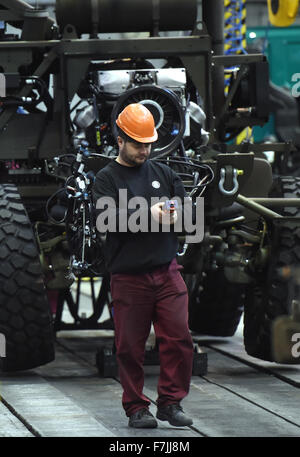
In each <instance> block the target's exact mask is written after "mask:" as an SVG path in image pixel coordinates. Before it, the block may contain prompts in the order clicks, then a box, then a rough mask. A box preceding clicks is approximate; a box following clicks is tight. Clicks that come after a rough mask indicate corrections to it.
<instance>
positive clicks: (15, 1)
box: [0, 0, 34, 11]
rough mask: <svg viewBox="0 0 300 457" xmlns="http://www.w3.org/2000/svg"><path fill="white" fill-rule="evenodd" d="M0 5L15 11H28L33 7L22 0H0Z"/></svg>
mask: <svg viewBox="0 0 300 457" xmlns="http://www.w3.org/2000/svg"><path fill="white" fill-rule="evenodd" d="M0 5H2V6H5V7H6V8H8V9H10V10H17V11H28V10H34V7H33V6H31V5H29V3H26V2H23V0H0Z"/></svg>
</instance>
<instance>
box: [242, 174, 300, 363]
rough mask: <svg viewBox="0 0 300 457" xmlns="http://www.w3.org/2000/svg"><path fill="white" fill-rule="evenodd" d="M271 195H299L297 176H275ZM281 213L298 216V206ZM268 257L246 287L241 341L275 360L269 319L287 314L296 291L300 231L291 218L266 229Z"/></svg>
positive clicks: (253, 351) (264, 357)
mask: <svg viewBox="0 0 300 457" xmlns="http://www.w3.org/2000/svg"><path fill="white" fill-rule="evenodd" d="M271 196H272V197H286V198H296V197H297V198H299V197H300V178H295V177H287V178H278V179H277V180H276V182H275V183H274V186H273V190H272V191H271ZM281 213H282V215H285V216H292V217H295V216H296V217H299V216H300V209H299V208H291V207H290V208H289V207H286V208H284V209H283V210H282V211H281ZM268 237H269V239H270V242H269V249H270V252H269V260H268V263H267V265H266V267H265V269H264V270H263V271H261V272H259V273H257V275H256V278H255V283H254V284H252V285H250V286H249V287H248V290H247V293H246V299H245V313H244V345H245V349H246V352H247V353H248V354H249V355H251V356H253V357H256V358H259V359H262V360H268V361H274V357H273V349H272V323H273V321H274V319H275V318H276V317H278V316H281V315H287V314H290V311H291V302H292V299H293V298H298V299H299V297H294V294H295V292H296V289H295V284H294V278H295V276H294V272H295V270H294V269H295V268H298V269H299V268H300V232H299V226H298V224H297V223H295V222H293V221H285V222H284V223H280V225H278V227H277V228H276V226H271V225H270V227H269V229H268Z"/></svg>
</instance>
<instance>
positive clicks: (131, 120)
mask: <svg viewBox="0 0 300 457" xmlns="http://www.w3.org/2000/svg"><path fill="white" fill-rule="evenodd" d="M116 124H117V126H118V127H120V129H121V130H123V132H124V133H126V135H128V136H129V137H130V138H133V139H134V140H135V141H138V142H139V143H153V142H154V141H156V140H157V138H158V134H157V131H156V128H155V124H154V118H153V116H152V114H151V112H150V111H149V110H148V108H146V106H144V105H142V104H141V103H131V104H130V105H128V106H126V108H124V109H123V111H122V112H121V113H120V114H119V116H118V119H117V120H116Z"/></svg>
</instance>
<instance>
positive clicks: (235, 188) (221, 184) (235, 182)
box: [219, 168, 239, 195]
mask: <svg viewBox="0 0 300 457" xmlns="http://www.w3.org/2000/svg"><path fill="white" fill-rule="evenodd" d="M220 175H221V179H220V181H219V189H220V192H221V193H222V194H224V195H234V194H235V193H236V192H237V191H238V189H239V182H238V180H237V169H236V168H234V169H233V178H232V181H233V188H232V189H231V190H226V189H225V188H224V182H225V179H226V170H225V168H221V171H220Z"/></svg>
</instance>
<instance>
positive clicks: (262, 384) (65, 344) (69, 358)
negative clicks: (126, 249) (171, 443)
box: [0, 285, 300, 442]
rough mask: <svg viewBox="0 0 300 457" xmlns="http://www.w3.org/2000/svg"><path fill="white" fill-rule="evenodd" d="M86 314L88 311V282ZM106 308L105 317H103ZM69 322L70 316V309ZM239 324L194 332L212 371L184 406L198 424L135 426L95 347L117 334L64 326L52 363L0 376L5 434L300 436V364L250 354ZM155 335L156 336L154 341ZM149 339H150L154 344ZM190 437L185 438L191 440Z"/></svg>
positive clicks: (0, 433) (1, 431) (152, 372)
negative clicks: (212, 333) (221, 334)
mask: <svg viewBox="0 0 300 457" xmlns="http://www.w3.org/2000/svg"><path fill="white" fill-rule="evenodd" d="M84 287H85V289H86V290H84V293H85V294H86V295H85V296H83V298H84V304H83V310H84V311H83V312H86V313H87V315H88V313H89V306H90V300H89V298H88V294H89V291H88V286H87V285H86V286H84ZM108 316H109V314H108V311H107V309H106V310H105V312H104V313H103V316H102V317H101V321H103V320H106V319H107V318H108ZM63 319H64V320H70V315H69V314H68V312H67V311H66V310H65V312H64V314H63ZM242 329H243V324H242V321H241V323H240V325H239V328H238V331H237V332H236V334H235V336H234V337H232V338H212V337H206V336H199V335H193V338H194V341H195V342H198V343H199V345H200V347H201V348H202V349H203V350H204V351H205V352H207V354H208V372H207V374H206V375H205V376H193V377H192V380H191V387H190V393H189V395H188V397H186V398H185V399H184V400H183V403H182V405H183V407H184V410H185V411H186V412H187V414H188V415H190V416H191V417H192V418H193V420H194V423H193V425H192V426H191V427H173V426H171V425H169V424H168V423H166V422H161V421H159V426H158V428H157V429H148V430H146V429H144V430H143V429H142V430H138V429H132V428H129V427H128V425H127V422H128V419H127V418H126V417H125V415H124V412H123V410H122V407H121V397H122V388H121V385H120V382H119V380H118V377H112V378H103V377H100V376H99V373H98V369H97V367H96V364H95V355H96V351H97V348H99V347H101V346H103V345H107V344H112V341H113V331H111V330H110V331H105V330H93V331H90V330H84V331H61V332H58V334H57V342H56V358H55V360H54V361H53V362H51V363H49V364H47V365H45V366H42V367H39V368H36V369H33V370H28V371H24V372H19V373H15V374H4V373H2V374H0V383H1V384H0V392H1V399H2V402H1V403H0V437H29V436H31V437H36V436H40V437H105V438H106V439H107V440H113V439H115V438H116V437H119V438H125V437H127V438H132V439H133V438H134V439H137V438H138V437H143V438H149V439H157V438H159V439H160V440H165V439H177V440H181V441H182V440H185V442H188V441H189V440H191V442H192V440H195V439H198V438H202V437H296V436H297V437H298V436H300V416H299V400H300V390H299V387H300V367H299V366H298V365H293V366H291V365H278V364H275V363H270V362H264V361H261V360H258V359H255V358H253V357H250V356H248V355H247V354H246V352H245V350H244V347H243V338H242ZM151 338H153V334H152V335H151V336H150V339H151ZM150 339H149V341H150ZM158 374H159V367H158V366H145V390H144V393H145V395H146V396H147V397H148V398H149V399H150V401H151V406H150V410H151V411H152V413H153V414H155V412H156V407H155V401H156V396H157V393H156V386H157V380H158ZM186 440H187V441H186Z"/></svg>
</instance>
